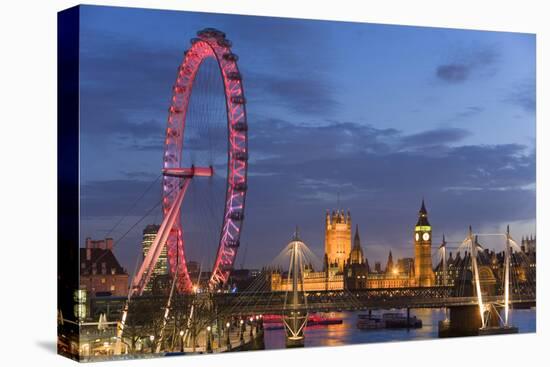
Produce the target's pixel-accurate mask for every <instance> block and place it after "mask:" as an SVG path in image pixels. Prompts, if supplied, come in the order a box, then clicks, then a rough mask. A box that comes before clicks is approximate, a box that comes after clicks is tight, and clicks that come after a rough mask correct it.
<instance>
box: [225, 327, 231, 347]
mask: <svg viewBox="0 0 550 367" xmlns="http://www.w3.org/2000/svg"><path fill="white" fill-rule="evenodd" d="M230 327H231V323H230V322H227V324H225V332H226V334H227V350H231V339H230V337H229V331H230Z"/></svg>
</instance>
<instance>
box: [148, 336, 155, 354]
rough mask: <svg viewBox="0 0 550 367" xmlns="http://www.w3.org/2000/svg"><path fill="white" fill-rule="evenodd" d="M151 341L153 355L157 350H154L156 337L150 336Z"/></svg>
mask: <svg viewBox="0 0 550 367" xmlns="http://www.w3.org/2000/svg"><path fill="white" fill-rule="evenodd" d="M149 340H150V341H151V353H154V351H155V349H154V348H153V342H154V341H155V336H154V335H150V336H149Z"/></svg>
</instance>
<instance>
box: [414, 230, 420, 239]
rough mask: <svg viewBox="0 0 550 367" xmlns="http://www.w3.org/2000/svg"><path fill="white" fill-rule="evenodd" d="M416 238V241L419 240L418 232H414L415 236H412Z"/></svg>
mask: <svg viewBox="0 0 550 367" xmlns="http://www.w3.org/2000/svg"><path fill="white" fill-rule="evenodd" d="M414 237H415V238H416V240H417V241H418V240H419V239H420V234H418V232H416V235H415V236H414Z"/></svg>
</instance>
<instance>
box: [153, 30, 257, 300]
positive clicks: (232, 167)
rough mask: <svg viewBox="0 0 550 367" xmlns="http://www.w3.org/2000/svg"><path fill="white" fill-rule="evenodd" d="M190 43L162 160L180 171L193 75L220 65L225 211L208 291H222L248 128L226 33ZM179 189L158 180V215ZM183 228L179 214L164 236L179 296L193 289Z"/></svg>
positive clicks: (239, 207) (234, 238) (167, 179)
mask: <svg viewBox="0 0 550 367" xmlns="http://www.w3.org/2000/svg"><path fill="white" fill-rule="evenodd" d="M197 35H198V37H197V38H194V39H192V40H191V47H190V48H189V49H188V50H187V51H186V52H185V56H184V59H183V62H182V64H181V65H180V67H179V69H178V76H177V79H176V82H175V85H174V88H173V94H172V102H171V105H170V108H169V116H168V124H167V128H166V140H165V149H164V157H163V168H164V169H165V170H167V169H168V170H169V169H178V168H183V167H182V155H184V154H186V151H185V147H184V146H183V142H184V139H183V138H184V133H185V123H186V115H187V112H188V107H189V100H190V97H191V94H192V89H193V83H194V81H195V76H196V75H197V72H198V71H199V68H200V66H201V64H202V63H203V61H204V60H206V59H208V58H212V59H214V60H215V61H216V63H217V64H218V66H219V70H220V73H221V77H222V80H223V88H224V94H225V107H226V112H227V137H228V141H227V180H226V184H225V207H224V210H223V219H222V221H221V228H219V229H217V230H219V233H220V236H219V242H218V247H217V253H216V258H215V261H214V263H213V264H214V265H213V269H212V275H211V277H210V280H209V287H210V289H215V288H219V287H221V286H223V285H224V284H225V283H226V282H227V279H228V277H229V274H230V272H231V269H232V268H233V264H234V262H235V258H236V256H237V250H238V248H239V245H240V234H241V230H242V226H243V219H244V209H245V198H246V190H247V167H248V136H247V130H248V124H247V119H246V108H245V102H246V101H245V98H244V91H243V85H242V78H241V74H240V73H239V68H238V66H237V59H238V58H237V56H236V55H235V54H233V53H232V52H231V42H230V41H229V40H227V39H226V38H225V34H224V33H223V32H220V31H218V30H215V29H211V28H207V29H204V30H202V31H200V32H198V34H197ZM180 190H181V178H179V177H171V176H164V178H163V214H164V216H166V215H167V213H168V211H169V209H170V208H171V207H172V205H173V204H174V202H175V200H176V197H177V196H178V193H179V191H180ZM184 244H185V243H184V228H182V224H181V212H178V214H177V219H176V221H175V223H174V226H173V227H172V230H171V232H170V234H169V236H168V240H167V243H166V245H167V248H168V251H167V253H168V262H169V264H170V272H171V273H172V275H173V276H177V279H176V285H177V289H178V291H180V292H190V291H191V290H192V287H193V284H192V282H191V278H190V276H189V271H188V269H187V264H186V258H185V246H184Z"/></svg>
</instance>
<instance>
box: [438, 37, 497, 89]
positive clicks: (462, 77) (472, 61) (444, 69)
mask: <svg viewBox="0 0 550 367" xmlns="http://www.w3.org/2000/svg"><path fill="white" fill-rule="evenodd" d="M498 56H499V55H498V53H497V51H496V49H495V48H494V47H490V46H473V47H472V48H470V49H462V50H460V51H459V52H458V54H457V55H456V56H455V57H454V59H453V60H451V61H449V62H447V63H443V64H441V65H438V66H437V67H436V69H435V76H436V77H437V78H438V79H439V80H441V81H443V82H446V83H449V84H458V83H463V82H465V81H466V80H468V79H470V78H471V77H472V76H473V75H475V74H480V73H482V72H488V71H491V70H490V68H491V67H493V66H494V64H495V62H496V61H497V59H498Z"/></svg>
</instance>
